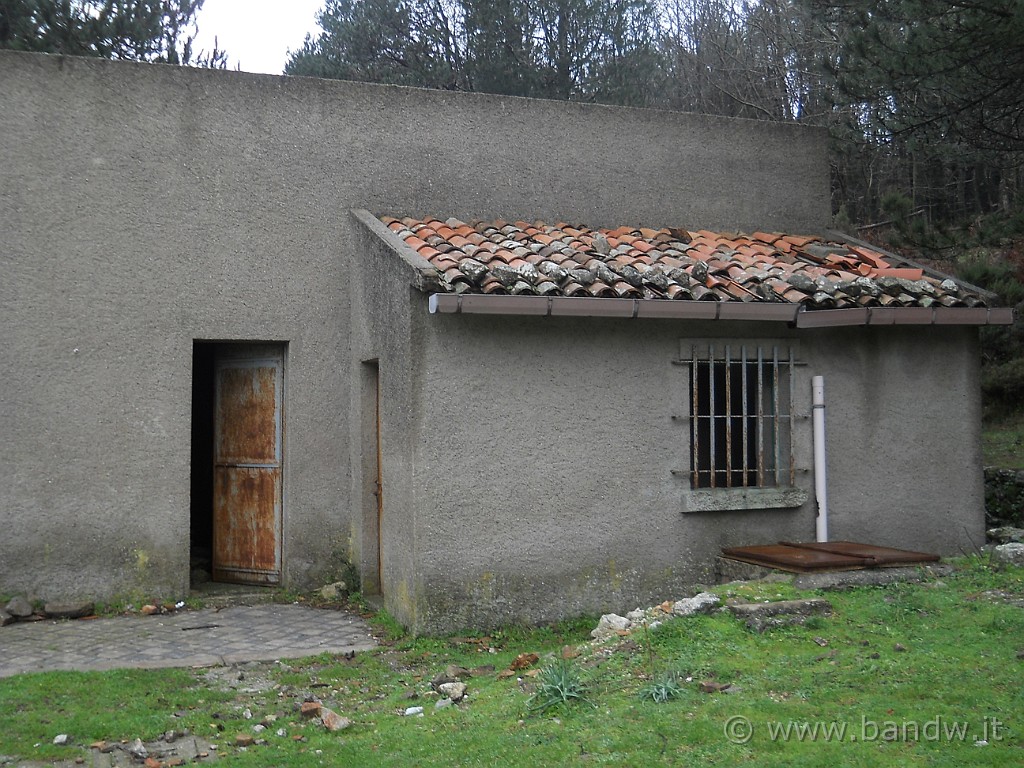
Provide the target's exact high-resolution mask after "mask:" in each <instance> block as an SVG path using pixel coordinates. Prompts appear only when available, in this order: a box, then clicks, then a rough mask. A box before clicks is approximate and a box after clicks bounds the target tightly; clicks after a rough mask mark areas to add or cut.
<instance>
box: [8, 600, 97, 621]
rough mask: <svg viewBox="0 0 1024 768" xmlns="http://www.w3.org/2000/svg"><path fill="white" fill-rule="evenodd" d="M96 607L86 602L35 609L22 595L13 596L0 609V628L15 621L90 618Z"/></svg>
mask: <svg viewBox="0 0 1024 768" xmlns="http://www.w3.org/2000/svg"><path fill="white" fill-rule="evenodd" d="M95 609H96V606H95V605H94V604H93V603H91V602H87V601H82V602H77V603H75V602H68V603H56V602H54V603H46V604H45V605H44V606H43V607H42V608H40V609H36V607H35V606H34V605H33V604H32V603H30V602H29V601H28V599H27V598H25V597H24V596H23V595H15V596H14V597H12V598H11V599H10V600H8V601H7V605H5V606H4V607H3V608H0V627H6V626H7V625H8V624H13V623H14V622H16V621H42V620H43V619H80V618H82V617H83V616H91V615H92V613H93V611H95Z"/></svg>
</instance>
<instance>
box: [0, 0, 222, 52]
mask: <svg viewBox="0 0 1024 768" xmlns="http://www.w3.org/2000/svg"><path fill="white" fill-rule="evenodd" d="M203 2H204V0H0V48H11V49H15V50H22V51H38V52H43V53H60V54H65V55H69V56H98V57H101V58H105V59H132V60H136V61H151V62H164V63H168V64H181V65H186V66H205V67H217V68H224V67H225V66H226V62H227V55H226V54H225V52H224V51H221V50H219V49H218V48H217V47H216V46H214V50H212V51H208V52H203V51H195V50H194V49H193V43H194V40H195V37H196V32H197V29H196V23H195V17H196V14H197V13H198V12H199V10H200V9H201V8H202V7H203Z"/></svg>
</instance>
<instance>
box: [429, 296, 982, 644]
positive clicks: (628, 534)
mask: <svg viewBox="0 0 1024 768" xmlns="http://www.w3.org/2000/svg"><path fill="white" fill-rule="evenodd" d="M419 311H420V312H421V313H422V316H421V318H420V322H422V323H423V324H424V325H425V326H426V327H428V328H429V330H430V332H429V334H428V335H427V336H426V347H425V350H424V354H423V390H424V392H425V393H429V395H430V397H429V400H428V401H425V402H424V404H423V408H424V410H423V418H422V425H423V426H422V430H423V432H422V439H421V440H420V441H419V442H418V443H417V457H416V460H415V473H416V479H415V482H414V484H415V485H416V487H417V488H419V489H421V493H420V497H419V498H418V500H417V508H416V515H417V518H418V525H419V533H418V547H419V552H420V553H421V555H420V566H419V568H418V575H419V578H420V582H419V590H420V592H419V595H420V597H421V605H422V606H423V607H422V608H421V610H420V612H419V615H418V623H419V626H420V628H421V629H423V630H425V631H432V630H437V629H440V628H450V627H452V626H456V625H458V626H485V627H486V626H491V625H494V624H498V623H502V622H509V621H527V622H536V621H546V620H550V619H554V618H558V617H561V616H565V615H573V614H578V613H583V612H592V613H600V612H607V611H614V612H618V613H623V612H625V611H628V610H630V609H632V608H634V607H637V605H650V604H654V603H658V602H661V601H663V600H665V599H677V598H678V597H679V596H681V595H683V594H684V592H685V590H687V589H690V588H692V587H693V585H695V584H700V583H704V584H706V583H709V582H710V581H712V580H713V566H714V559H715V556H716V555H717V554H718V552H719V549H720V548H721V547H725V546H740V545H752V544H771V543H775V542H777V541H780V540H786V539H789V540H803V541H808V540H810V541H813V540H814V534H815V517H816V514H817V510H816V505H815V503H814V492H813V489H814V473H813V471H812V466H813V454H812V451H813V444H812V429H811V424H810V419H809V418H808V416H809V414H810V412H811V408H810V405H811V387H810V379H811V377H812V376H814V375H821V376H824V378H825V383H826V395H827V403H828V407H827V443H828V462H827V474H828V477H829V479H830V485H829V499H830V506H831V510H830V511H831V514H830V534H831V538H832V539H833V540H840V539H852V540H855V541H865V542H870V543H876V544H880V545H885V546H896V547H905V548H911V549H916V550H925V551H937V552H940V553H942V554H959V553H961V552H965V551H971V550H973V549H974V546H975V545H976V544H977V543H978V542H980V541H982V540H983V511H982V508H983V504H982V484H981V469H980V466H981V462H980V426H979V425H980V413H979V412H978V405H977V404H978V397H977V393H978V368H977V365H978V364H977V360H978V355H977V349H976V333H975V331H974V330H973V329H960V328H942V329H939V328H913V329H911V328H889V329H865V328H858V329H848V330H812V331H805V332H799V333H798V332H796V331H790V330H788V329H786V328H785V326H784V325H772V324H763V323H762V324H756V325H751V326H744V325H743V324H739V323H720V324H718V325H715V324H707V323H704V324H701V323H685V322H674V321H642V320H634V321H609V320H601V319H575V320H569V319H557V318H515V317H484V316H458V315H443V316H437V315H434V316H428V315H427V314H426V308H425V306H421V307H420V308H419ZM708 337H720V338H722V339H726V338H731V339H732V340H733V342H734V343H735V341H736V340H737V339H744V340H747V341H750V342H753V343H756V342H758V341H762V342H763V341H768V340H771V341H775V340H782V341H783V342H786V341H787V340H788V341H796V342H797V343H798V345H799V355H798V359H799V360H800V361H802V362H804V363H806V365H805V366H801V367H799V368H798V369H797V374H796V387H795V396H794V400H795V403H794V406H795V408H794V413H795V414H796V415H797V417H798V418H797V426H796V440H795V443H796V447H795V450H796V453H795V459H796V466H797V468H798V471H797V478H796V482H797V485H798V486H799V487H801V488H804V489H806V490H808V491H809V500H808V502H807V503H805V504H804V505H803V506H802V507H800V508H798V509H793V510H785V509H779V510H757V511H744V512H702V513H690V514H684V513H683V510H684V506H685V505H684V502H683V497H684V495H685V494H686V493H687V491H688V489H689V478H688V477H687V476H686V474H685V470H686V469H687V468H688V467H689V460H690V456H689V428H688V421H687V420H686V419H685V418H682V419H680V418H676V419H673V416H686V415H687V414H688V413H689V406H688V402H687V399H686V398H687V397H688V393H689V382H688V379H687V376H688V370H689V369H688V367H686V366H678V365H673V364H672V361H673V360H674V359H677V358H678V353H679V345H680V340H681V339H683V340H686V339H691V338H699V339H703V338H708ZM679 469H682V470H684V474H682V475H674V474H673V472H672V470H679Z"/></svg>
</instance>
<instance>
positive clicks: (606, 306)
mask: <svg viewBox="0 0 1024 768" xmlns="http://www.w3.org/2000/svg"><path fill="white" fill-rule="evenodd" d="M427 308H428V311H429V312H430V314H443V315H444V314H462V315H533V316H537V317H621V318H651V319H659V318H660V319H666V320H738V321H746V322H780V323H792V324H794V325H795V326H796V327H797V328H834V327H839V326H857V325H872V326H881V325H1011V324H1012V323H1013V310H1012V309H1009V308H1005V307H997V308H988V307H861V308H855V309H821V310H805V309H804V307H803V306H802V305H799V304H768V303H760V302H727V301H685V300H671V299H610V298H596V297H568V296H508V295H495V294H483V295H482V294H467V293H464V294H454V293H433V294H431V295H430V297H429V299H428V302H427Z"/></svg>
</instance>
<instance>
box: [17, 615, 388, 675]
mask: <svg viewBox="0 0 1024 768" xmlns="http://www.w3.org/2000/svg"><path fill="white" fill-rule="evenodd" d="M375 646H376V642H375V641H374V639H373V637H372V636H371V635H370V630H369V627H367V625H366V623H365V622H363V621H362V620H361V619H360V618H358V617H357V616H354V615H352V614H350V613H345V612H343V611H334V610H325V609H318V608H310V607H309V606H305V605H282V604H276V603H272V604H264V605H254V606H231V607H227V608H221V609H216V608H204V609H202V610H199V611H183V612H180V613H172V614H160V615H157V616H117V617H114V618H110V619H91V620H82V619H78V620H74V621H37V622H25V623H17V624H11V625H9V626H6V627H0V678H2V677H8V676H10V675H16V674H19V673H22V672H44V671H48V670H54V669H79V670H105V669H117V668H125V667H128V668H136V669H138V668H157V667H192V666H214V665H224V664H235V663H238V662H245V661H272V660H275V659H287V658H298V657H300V656H312V655H315V654H318V653H345V652H348V651H362V650H368V649H370V648H374V647H375Z"/></svg>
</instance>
